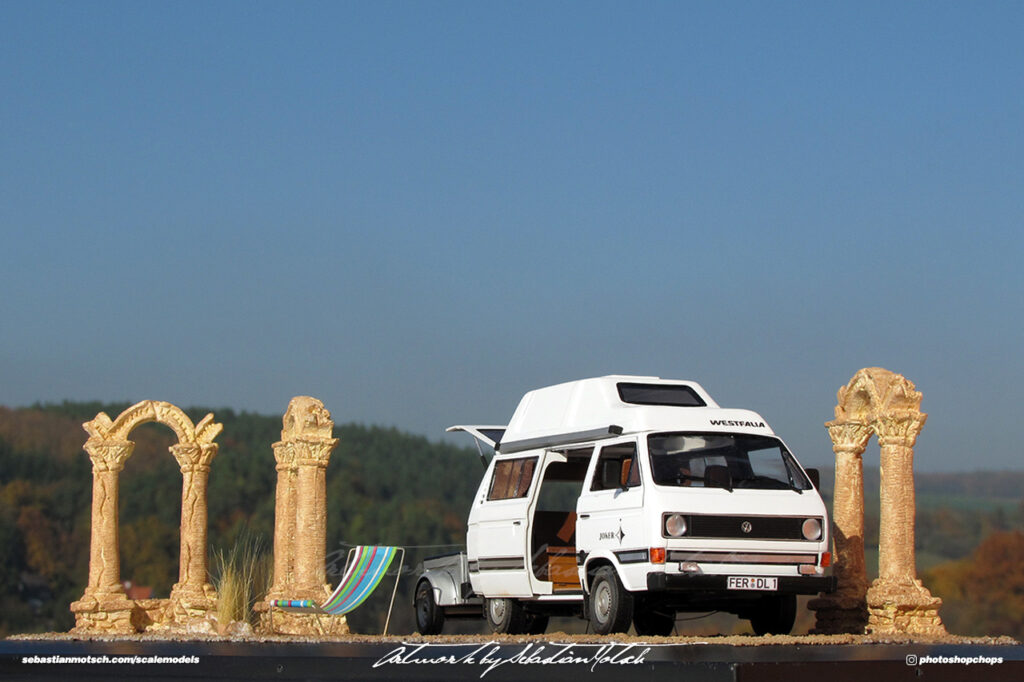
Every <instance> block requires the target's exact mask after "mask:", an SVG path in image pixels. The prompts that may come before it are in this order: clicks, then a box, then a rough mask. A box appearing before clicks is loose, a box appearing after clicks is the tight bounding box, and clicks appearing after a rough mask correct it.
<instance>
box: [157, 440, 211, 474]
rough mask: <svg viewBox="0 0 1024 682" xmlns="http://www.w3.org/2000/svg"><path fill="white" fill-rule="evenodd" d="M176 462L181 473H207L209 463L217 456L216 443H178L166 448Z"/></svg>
mask: <svg viewBox="0 0 1024 682" xmlns="http://www.w3.org/2000/svg"><path fill="white" fill-rule="evenodd" d="M168 449H169V450H170V451H171V454H172V455H174V459H176V460H177V461H178V466H179V467H181V471H182V473H184V472H187V471H209V470H210V462H212V461H213V458H214V457H216V456H217V444H216V443H178V444H177V445H172V446H171V447H170V448H168Z"/></svg>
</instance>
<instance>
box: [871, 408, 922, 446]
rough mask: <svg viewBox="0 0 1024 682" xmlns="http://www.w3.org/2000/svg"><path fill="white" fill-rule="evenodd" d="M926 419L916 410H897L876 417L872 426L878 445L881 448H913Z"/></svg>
mask: <svg viewBox="0 0 1024 682" xmlns="http://www.w3.org/2000/svg"><path fill="white" fill-rule="evenodd" d="M927 419H928V415H927V414H925V413H924V412H918V411H916V410H898V411H892V412H888V413H885V414H881V415H878V416H877V417H876V418H875V419H874V421H873V426H874V428H875V432H876V433H877V434H878V443H879V445H881V446H882V447H883V448H884V447H890V446H896V447H904V448H912V447H914V444H915V443H916V442H917V436H918V434H919V433H921V429H922V428H923V427H924V423H925V421H926V420H927Z"/></svg>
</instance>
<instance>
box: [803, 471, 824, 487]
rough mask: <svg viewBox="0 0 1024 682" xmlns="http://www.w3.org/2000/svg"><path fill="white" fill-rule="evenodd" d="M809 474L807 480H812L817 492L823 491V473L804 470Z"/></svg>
mask: <svg viewBox="0 0 1024 682" xmlns="http://www.w3.org/2000/svg"><path fill="white" fill-rule="evenodd" d="M804 471H806V472H807V478H809V479H811V485H813V486H814V489H815V490H819V491H820V490H821V472H820V471H818V470H817V469H804Z"/></svg>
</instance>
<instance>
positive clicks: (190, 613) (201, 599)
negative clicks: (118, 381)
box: [169, 443, 217, 624]
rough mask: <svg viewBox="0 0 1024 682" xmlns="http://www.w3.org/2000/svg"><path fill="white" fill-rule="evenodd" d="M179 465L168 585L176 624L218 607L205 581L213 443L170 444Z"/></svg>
mask: <svg viewBox="0 0 1024 682" xmlns="http://www.w3.org/2000/svg"><path fill="white" fill-rule="evenodd" d="M170 450H171V454H173V455H174V458H175V459H176V460H177V461H178V465H179V466H180V467H181V476H182V484H181V552H180V555H179V557H178V582H177V583H175V585H174V587H172V588H171V614H169V615H170V619H171V620H172V621H173V622H176V623H179V624H186V623H187V622H188V621H190V620H193V619H197V618H203V617H205V616H206V615H207V613H208V612H209V611H213V610H215V609H216V608H217V593H216V592H215V591H214V589H213V586H212V585H210V584H209V582H207V575H208V570H207V569H208V565H207V557H206V551H207V528H208V520H207V505H206V487H207V482H208V481H209V476H210V462H211V461H212V460H213V458H214V457H215V456H216V454H217V445H216V443H208V444H207V443H188V444H178V445H172V446H171V448H170Z"/></svg>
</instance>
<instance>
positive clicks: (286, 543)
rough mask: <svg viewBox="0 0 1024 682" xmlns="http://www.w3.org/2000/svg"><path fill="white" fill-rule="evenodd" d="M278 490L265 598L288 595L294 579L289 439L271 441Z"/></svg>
mask: <svg viewBox="0 0 1024 682" xmlns="http://www.w3.org/2000/svg"><path fill="white" fill-rule="evenodd" d="M273 447H274V459H276V460H277V490H276V493H275V498H274V582H273V584H272V585H271V586H270V591H269V592H268V593H267V598H268V599H288V598H289V597H288V594H289V591H290V590H291V588H292V585H293V584H294V583H295V576H294V573H295V485H296V465H295V449H294V448H293V447H292V446H291V444H290V443H287V442H284V441H281V442H279V443H274V446H273Z"/></svg>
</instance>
